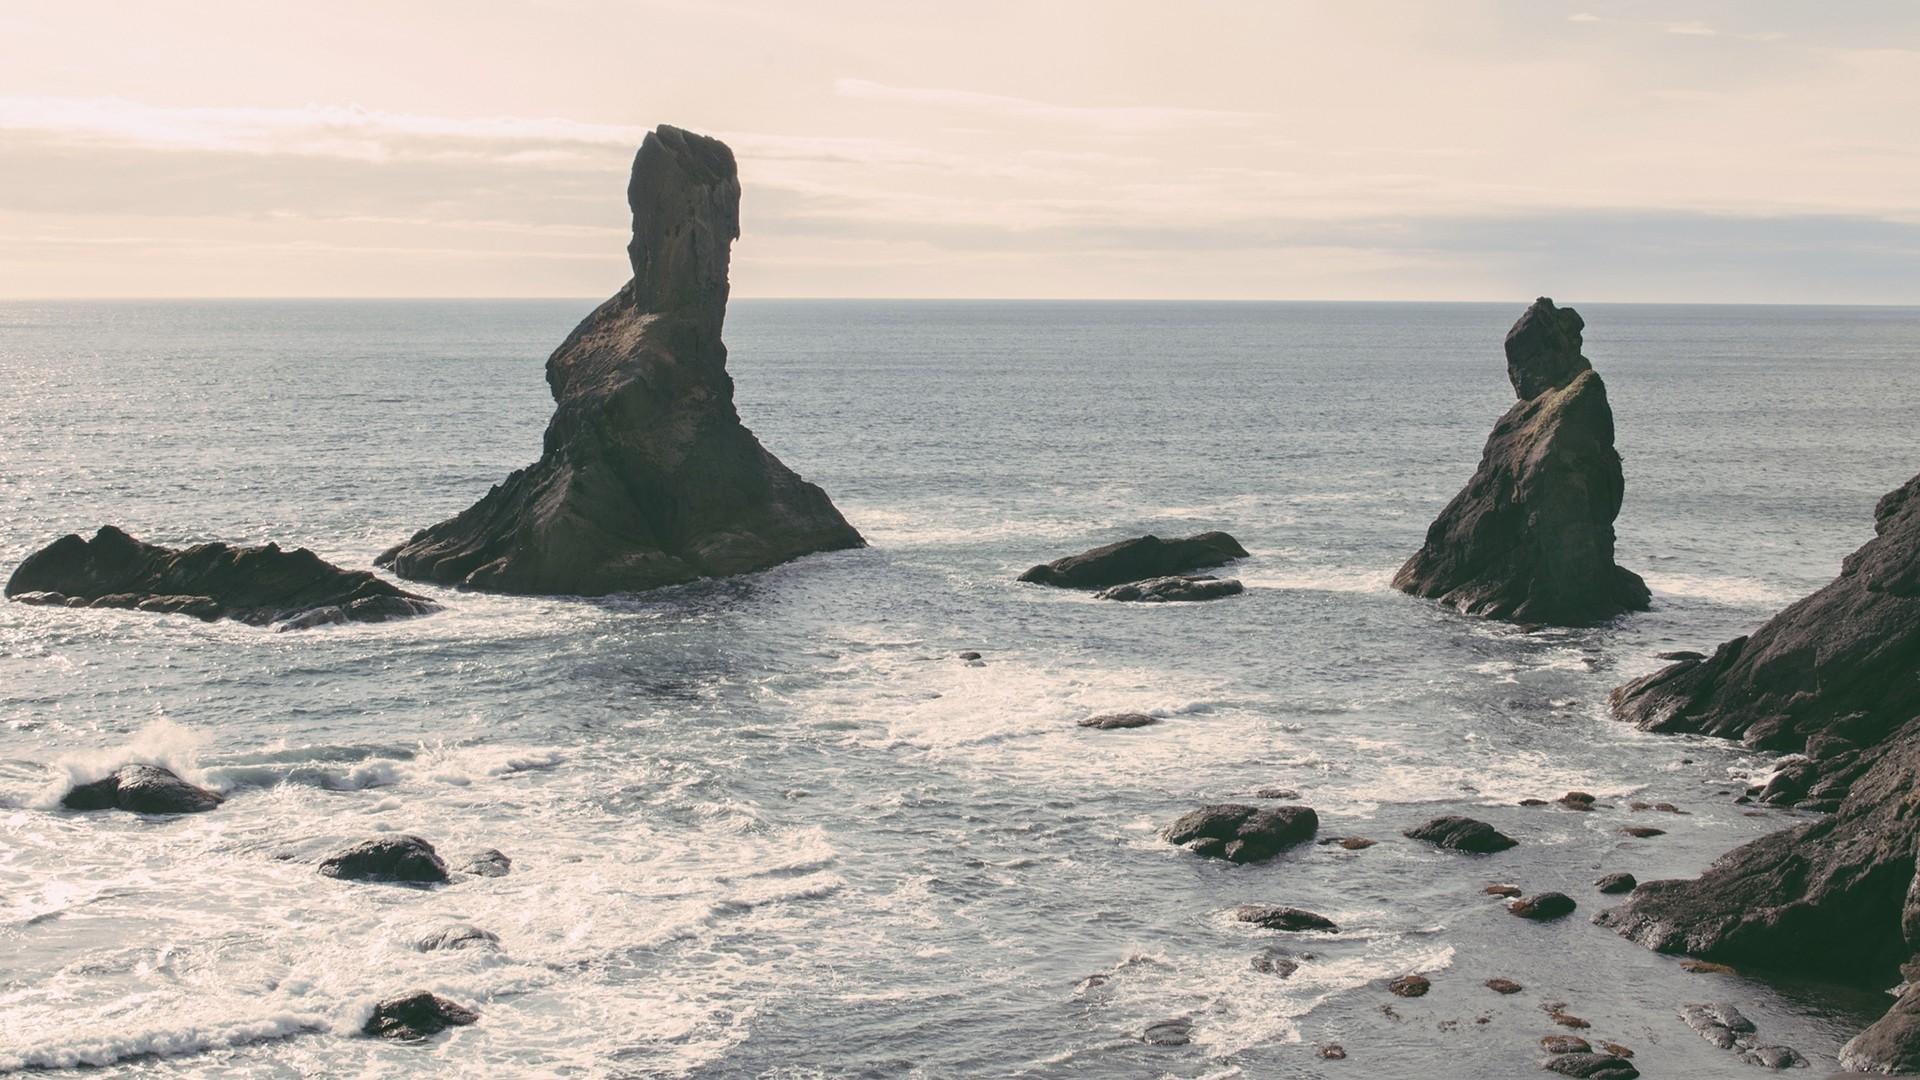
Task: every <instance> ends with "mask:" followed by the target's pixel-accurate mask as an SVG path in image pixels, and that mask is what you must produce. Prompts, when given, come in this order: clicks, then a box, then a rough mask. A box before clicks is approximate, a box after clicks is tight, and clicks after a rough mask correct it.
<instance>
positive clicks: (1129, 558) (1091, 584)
mask: <svg viewBox="0 0 1920 1080" xmlns="http://www.w3.org/2000/svg"><path fill="white" fill-rule="evenodd" d="M1246 557H1247V549H1246V548H1243V547H1241V546H1240V542H1239V541H1238V540H1235V539H1234V538H1233V537H1231V536H1228V535H1227V534H1226V533H1223V532H1204V533H1197V534H1195V535H1193V536H1187V537H1181V538H1179V539H1174V540H1162V539H1160V538H1159V537H1157V536H1152V535H1148V536H1136V537H1134V538H1133V539H1131V540H1122V541H1120V542H1118V543H1114V544H1106V545H1104V546H1101V547H1097V548H1094V549H1093V550H1092V551H1083V552H1081V553H1080V554H1078V555H1069V556H1067V557H1066V558H1064V559H1055V560H1054V561H1052V562H1050V563H1044V564H1042V565H1040V566H1036V567H1034V568H1033V569H1031V570H1028V571H1027V572H1026V573H1024V574H1021V575H1020V580H1021V581H1027V582H1032V583H1034V584H1036V585H1053V586H1056V587H1059V588H1063V589H1104V588H1107V587H1109V586H1112V585H1124V584H1126V583H1127V582H1129V581H1142V580H1145V579H1147V578H1155V577H1161V576H1164V575H1167V574H1181V573H1185V572H1187V571H1189V570H1204V569H1206V568H1207V567H1210V566H1220V565H1222V564H1224V563H1229V562H1232V561H1233V560H1235V559H1244V558H1246Z"/></svg>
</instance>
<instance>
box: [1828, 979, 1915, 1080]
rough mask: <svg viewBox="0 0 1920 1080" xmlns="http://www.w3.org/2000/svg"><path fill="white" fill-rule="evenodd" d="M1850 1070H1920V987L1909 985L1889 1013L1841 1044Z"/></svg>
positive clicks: (1845, 1065)
mask: <svg viewBox="0 0 1920 1080" xmlns="http://www.w3.org/2000/svg"><path fill="white" fill-rule="evenodd" d="M1840 1067H1841V1068H1843V1069H1846V1070H1847V1071H1848V1072H1865V1073H1894V1074H1898V1073H1920V987H1914V986H1909V987H1907V989H1906V992H1904V993H1902V994H1901V995H1900V998H1899V1000H1898V1001H1895V1002H1894V1004H1893V1007H1892V1008H1891V1009H1888V1010H1887V1014H1886V1015H1885V1016H1882V1017H1881V1018H1880V1019H1878V1020H1875V1021H1874V1022H1873V1023H1872V1024H1871V1025H1869V1026H1868V1027H1867V1029H1866V1030H1865V1031H1862V1032H1861V1033H1860V1034H1858V1035H1855V1036H1854V1037H1853V1038H1852V1039H1850V1040H1848V1041H1847V1044H1846V1045H1845V1046H1843V1047H1841V1048H1840Z"/></svg>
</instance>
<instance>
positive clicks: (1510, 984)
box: [1487, 979, 1526, 994]
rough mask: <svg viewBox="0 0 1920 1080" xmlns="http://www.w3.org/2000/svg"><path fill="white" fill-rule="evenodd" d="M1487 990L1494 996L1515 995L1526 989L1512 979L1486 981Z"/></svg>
mask: <svg viewBox="0 0 1920 1080" xmlns="http://www.w3.org/2000/svg"><path fill="white" fill-rule="evenodd" d="M1487 989H1489V990H1491V991H1493V992H1494V993H1496V994H1517V993H1519V992H1520V991H1522V990H1524V989H1526V987H1524V986H1521V985H1520V984H1519V983H1517V982H1514V981H1513V980H1512V979H1488V980H1487Z"/></svg>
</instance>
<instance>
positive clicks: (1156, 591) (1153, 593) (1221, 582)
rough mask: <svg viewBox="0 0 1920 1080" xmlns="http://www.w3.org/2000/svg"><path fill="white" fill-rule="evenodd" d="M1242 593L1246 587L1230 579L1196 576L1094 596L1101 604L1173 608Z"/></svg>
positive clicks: (1133, 584) (1123, 587) (1153, 580)
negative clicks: (1127, 602)
mask: <svg viewBox="0 0 1920 1080" xmlns="http://www.w3.org/2000/svg"><path fill="white" fill-rule="evenodd" d="M1246 591H1247V587H1246V586H1244V585H1242V584H1240V582H1239V581H1237V580H1235V579H1233V578H1217V577H1208V576H1206V575H1204V574H1200V575H1188V576H1181V577H1159V578H1149V579H1147V580H1146V581H1134V582H1129V583H1127V584H1125V585H1115V586H1114V587H1112V588H1111V589H1102V590H1100V591H1099V592H1098V593H1095V594H1094V596H1095V597H1096V598H1098V599H1101V600H1124V601H1130V602H1136V603H1142V604H1176V603H1197V602H1199V601H1202V600H1219V599H1222V598H1223V597H1228V596H1238V595H1240V594H1241V593H1243V592H1246Z"/></svg>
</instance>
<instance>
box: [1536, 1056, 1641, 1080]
mask: <svg viewBox="0 0 1920 1080" xmlns="http://www.w3.org/2000/svg"><path fill="white" fill-rule="evenodd" d="M1540 1067H1541V1068H1543V1069H1545V1070H1547V1071H1548V1072H1556V1073H1559V1074H1560V1075H1562V1076H1577V1077H1581V1078H1583V1080H1635V1078H1636V1077H1638V1076H1639V1075H1640V1070H1638V1069H1636V1068H1634V1067H1633V1062H1631V1061H1628V1060H1627V1059H1625V1058H1622V1057H1616V1056H1615V1055H1613V1054H1561V1055H1559V1056H1558V1057H1552V1058H1548V1059H1547V1060H1546V1061H1545V1062H1543V1063H1542V1064H1541V1066H1540Z"/></svg>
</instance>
